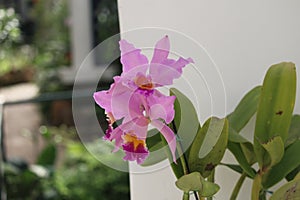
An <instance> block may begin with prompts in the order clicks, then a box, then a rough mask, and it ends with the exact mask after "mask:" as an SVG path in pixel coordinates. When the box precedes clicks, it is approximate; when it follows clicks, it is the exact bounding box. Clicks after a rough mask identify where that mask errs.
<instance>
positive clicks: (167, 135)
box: [151, 120, 176, 163]
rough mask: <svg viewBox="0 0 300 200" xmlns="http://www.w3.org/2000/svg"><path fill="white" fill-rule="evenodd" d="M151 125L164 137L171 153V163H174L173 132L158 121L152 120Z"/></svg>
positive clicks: (174, 144) (174, 143)
mask: <svg viewBox="0 0 300 200" xmlns="http://www.w3.org/2000/svg"><path fill="white" fill-rule="evenodd" d="M151 124H152V125H153V126H154V127H155V128H157V130H158V131H159V132H160V133H161V134H162V135H163V136H164V137H165V139H166V141H167V143H168V145H169V148H170V151H171V153H172V157H173V161H174V162H175V163H176V156H175V151H176V136H175V134H174V132H173V131H172V130H171V129H170V128H169V127H168V126H167V125H165V124H164V123H162V122H161V121H159V120H153V121H152V122H151Z"/></svg>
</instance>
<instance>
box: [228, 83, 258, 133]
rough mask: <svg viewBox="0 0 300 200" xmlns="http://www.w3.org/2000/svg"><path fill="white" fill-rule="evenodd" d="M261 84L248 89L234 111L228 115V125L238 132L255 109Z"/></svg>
mask: <svg viewBox="0 0 300 200" xmlns="http://www.w3.org/2000/svg"><path fill="white" fill-rule="evenodd" d="M260 93H261V86H257V87H255V88H253V89H252V90H250V91H249V92H248V93H247V94H246V95H245V96H244V97H243V98H242V100H241V101H240V103H239V104H238V106H237V107H236V108H235V109H234V111H233V112H232V113H231V114H230V115H228V117H227V119H228V122H229V126H230V127H232V128H233V129H234V130H236V131H237V132H240V131H241V130H242V129H243V128H244V126H245V125H246V124H247V123H248V122H249V120H250V119H251V117H252V116H253V115H254V114H255V112H256V110H257V105H258V101H259V97H260Z"/></svg>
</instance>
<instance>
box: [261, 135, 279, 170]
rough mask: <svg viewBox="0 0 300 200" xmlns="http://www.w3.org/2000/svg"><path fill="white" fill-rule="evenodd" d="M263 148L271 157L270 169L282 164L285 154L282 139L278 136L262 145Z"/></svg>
mask: <svg viewBox="0 0 300 200" xmlns="http://www.w3.org/2000/svg"><path fill="white" fill-rule="evenodd" d="M262 146H263V147H264V149H265V150H266V151H267V152H268V154H269V156H270V159H271V164H270V165H269V167H272V166H274V165H275V164H277V163H279V162H280V160H281V159H282V157H283V154H284V144H283V141H282V139H281V137H279V136H276V137H274V138H272V139H271V140H270V141H268V142H267V143H264V144H262Z"/></svg>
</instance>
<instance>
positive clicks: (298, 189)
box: [270, 174, 300, 200]
mask: <svg viewBox="0 0 300 200" xmlns="http://www.w3.org/2000/svg"><path fill="white" fill-rule="evenodd" d="M299 199H300V174H298V175H297V176H296V177H295V179H294V180H292V181H290V182H288V183H286V184H285V185H283V186H282V187H281V188H279V189H278V190H277V191H275V193H274V194H273V195H272V196H271V198H270V200H299Z"/></svg>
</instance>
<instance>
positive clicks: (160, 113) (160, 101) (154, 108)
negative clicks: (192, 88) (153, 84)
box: [147, 95, 176, 124]
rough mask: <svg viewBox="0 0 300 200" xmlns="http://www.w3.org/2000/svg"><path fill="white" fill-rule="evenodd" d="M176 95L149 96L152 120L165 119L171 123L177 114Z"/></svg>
mask: <svg viewBox="0 0 300 200" xmlns="http://www.w3.org/2000/svg"><path fill="white" fill-rule="evenodd" d="M175 99H176V97H175V96H164V95H163V96H160V97H158V96H155V95H151V96H149V97H148V98H147V101H148V103H149V106H150V108H149V117H150V119H151V120H155V119H163V120H165V122H166V123H167V124H169V123H170V122H171V121H172V120H173V119H174V115H175V111H174V101H175Z"/></svg>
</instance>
